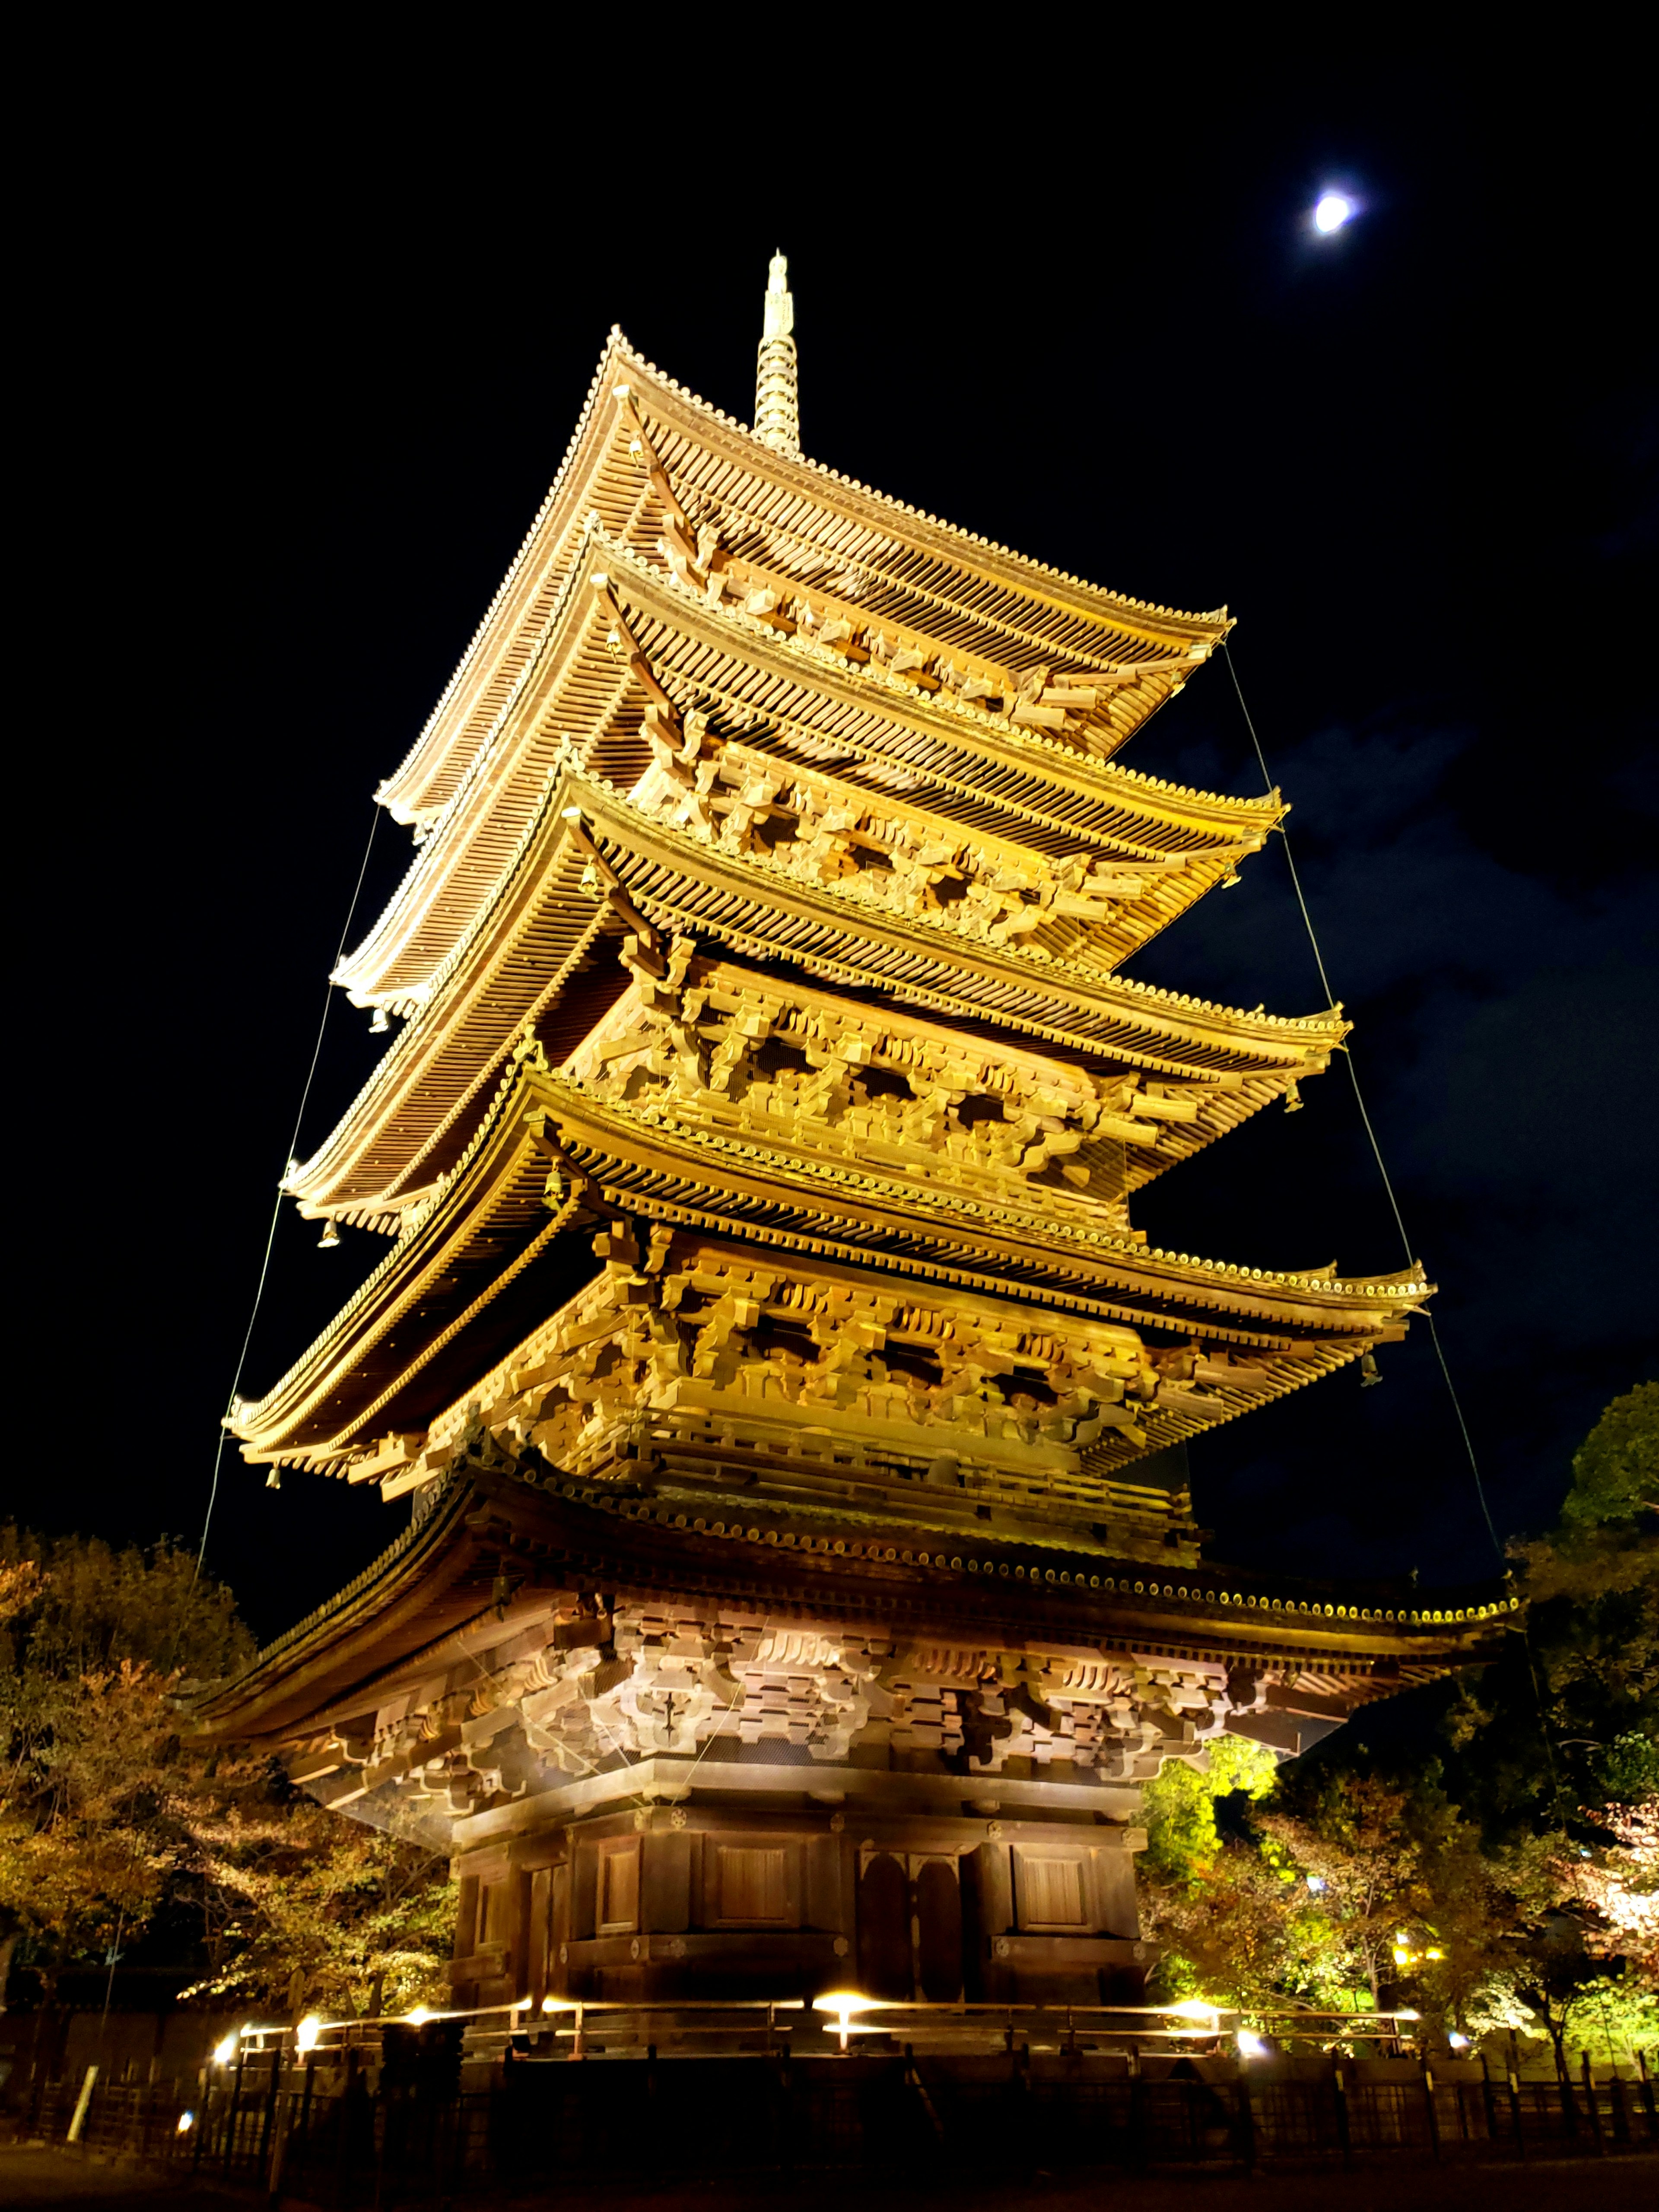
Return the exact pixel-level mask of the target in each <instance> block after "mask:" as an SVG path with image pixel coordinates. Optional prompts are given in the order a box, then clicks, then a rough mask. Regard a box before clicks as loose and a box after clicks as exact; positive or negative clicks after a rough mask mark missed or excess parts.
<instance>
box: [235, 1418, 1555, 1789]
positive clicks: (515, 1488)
mask: <svg viewBox="0 0 1659 2212" xmlns="http://www.w3.org/2000/svg"><path fill="white" fill-rule="evenodd" d="M904 1533H905V1532H903V1531H902V1530H900V1529H898V1528H894V1529H892V1530H890V1531H883V1532H882V1533H881V1534H880V1536H879V1537H878V1536H876V1535H874V1534H872V1532H871V1531H870V1530H869V1529H867V1528H861V1527H860V1526H858V1525H857V1524H856V1523H855V1522H852V1521H850V1520H849V1522H848V1526H847V1528H846V1529H845V1531H844V1532H843V1533H841V1534H829V1532H828V1531H817V1530H814V1531H811V1532H806V1531H801V1532H799V1533H797V1532H794V1531H787V1530H786V1531H784V1532H783V1533H782V1534H780V1532H779V1530H778V1528H776V1527H775V1526H772V1525H769V1526H768V1527H766V1528H764V1529H763V1528H760V1527H759V1526H758V1525H757V1526H756V1527H755V1528H752V1529H751V1528H749V1527H747V1526H743V1527H733V1528H731V1529H730V1530H729V1531H726V1532H724V1533H722V1534H715V1533H714V1531H713V1530H712V1529H711V1528H696V1527H693V1526H691V1525H690V1519H689V1516H687V1514H686V1512H685V1511H684V1510H683V1509H678V1510H671V1511H666V1512H665V1511H662V1510H659V1509H654V1508H653V1510H650V1511H648V1512H647V1511H644V1510H640V1509H639V1508H637V1507H636V1508H635V1509H634V1510H627V1509H626V1507H625V1506H624V1505H623V1504H621V1503H619V1502H618V1501H617V1500H616V1499H614V1498H600V1497H599V1495H598V1493H597V1492H594V1491H593V1490H592V1487H591V1486H587V1487H584V1486H581V1485H580V1484H578V1483H574V1482H568V1481H560V1482H555V1483H552V1484H550V1483H549V1481H548V1479H547V1477H546V1476H545V1474H544V1472H543V1471H542V1470H541V1469H540V1468H538V1466H536V1465H535V1464H534V1463H533V1462H520V1461H517V1460H515V1459H514V1458H513V1456H512V1455H509V1454H505V1453H502V1452H501V1451H500V1450H499V1449H491V1448H486V1449H483V1450H475V1451H470V1452H468V1453H467V1454H465V1455H462V1456H461V1457H460V1458H459V1459H458V1461H457V1462H456V1464H455V1465H454V1467H453V1469H452V1471H451V1472H450V1474H448V1475H447V1476H446V1477H445V1478H444V1479H443V1480H441V1482H439V1483H436V1484H435V1485H434V1486H433V1487H432V1491H431V1492H430V1494H429V1497H428V1501H427V1506H426V1510H425V1511H424V1512H423V1513H422V1516H421V1517H420V1518H419V1519H418V1520H416V1522H414V1523H413V1524H412V1525H411V1526H410V1528H407V1529H406V1530H405V1531H404V1533H403V1534H401V1535H400V1536H399V1537H398V1539H397V1541H395V1542H394V1543H393V1544H392V1546H391V1547H389V1548H388V1549H387V1550H386V1552H385V1553H382V1555H381V1556H380V1559H377V1560H375V1561H374V1564H373V1565H371V1566H370V1567H368V1569H366V1570H365V1571H364V1572H363V1573H362V1574H361V1575H359V1576H358V1577H356V1580H355V1581H354V1582H352V1583H349V1584H348V1585H347V1587H346V1588H345V1589H343V1590H342V1591H340V1592H339V1594H338V1595H337V1596H336V1597H334V1598H332V1599H331V1600H330V1601H328V1603H327V1604H325V1605H324V1606H321V1607H319V1608H318V1610H317V1611H316V1612H315V1613H312V1614H310V1615H309V1616H308V1617H307V1619H306V1620H301V1621H300V1622H298V1623H297V1624H296V1625H295V1626H294V1627H293V1628H291V1629H289V1631H288V1632H286V1633H285V1634H284V1635H283V1636H280V1637H278V1638H276V1641H275V1642H273V1643H271V1644H268V1645H266V1646H265V1648H264V1650H261V1651H260V1652H258V1654H257V1655H256V1656H255V1657H254V1658H253V1659H252V1662H250V1663H249V1665H248V1666H247V1667H246V1668H245V1669H244V1670H243V1671H242V1673H241V1674H239V1675H237V1676H235V1677H234V1678H233V1679H231V1680H228V1681H227V1682H224V1683H222V1684H219V1685H217V1686H215V1687H214V1688H213V1689H212V1690H211V1691H210V1692H209V1693H208V1694H207V1695H206V1696H205V1697H204V1698H203V1699H200V1700H199V1701H198V1703H197V1707H196V1717H197V1722H198V1723H199V1724H200V1725H202V1726H203V1727H204V1728H205V1729H207V1730H209V1731H210V1733H211V1734H213V1735H216V1736H218V1737H220V1738H230V1739H235V1740H240V1741H259V1742H264V1743H269V1744H272V1745H276V1744H282V1743H295V1742H301V1741H305V1740H307V1738H311V1739H313V1740H316V1741H326V1740H328V1739H329V1738H330V1737H343V1738H345V1739H347V1740H348V1741H352V1740H354V1739H355V1740H358V1741H363V1742H365V1743H366V1741H367V1740H368V1739H369V1738H371V1737H372V1736H373V1735H374V1723H375V1716H376V1714H377V1712H379V1711H385V1710H386V1709H387V1708H393V1707H394V1701H395V1700H397V1699H398V1698H399V1697H400V1696H403V1695H404V1693H405V1692H410V1691H412V1690H414V1689H415V1688H416V1686H418V1685H420V1684H421V1683H422V1681H423V1680H424V1679H425V1678H426V1677H428V1676H430V1675H431V1674H433V1672H434V1669H435V1668H438V1669H439V1670H440V1671H441V1670H442V1669H443V1668H446V1667H451V1666H453V1667H458V1668H459V1669H460V1670H461V1674H460V1675H459V1677H458V1680H465V1686H466V1688H467V1691H468V1693H469V1694H468V1699H467V1705H466V1710H468V1711H474V1712H479V1713H482V1712H483V1711H487V1710H489V1708H490V1707H491V1706H492V1705H505V1704H507V1703H510V1702H511V1701H512V1699H513V1697H514V1696H515V1695H517V1696H522V1694H523V1678H524V1658H525V1655H526V1653H527V1652H529V1651H530V1650H532V1649H539V1648H541V1646H542V1645H544V1644H547V1645H552V1644H554V1643H555V1640H556V1638H557V1637H558V1636H559V1635H560V1634H561V1630H560V1628H559V1626H558V1624H560V1623H562V1622H564V1621H565V1620H567V1618H568V1621H569V1623H570V1626H569V1627H568V1628H567V1629H565V1630H563V1631H562V1636H563V1640H564V1641H565V1642H566V1643H567V1644H568V1643H570V1642H571V1641H573V1636H574V1637H580V1639H581V1640H583V1641H586V1642H589V1643H591V1642H592V1641H593V1640H595V1639H596V1638H601V1639H602V1638H603V1636H604V1634H605V1628H606V1623H605V1620H601V1619H596V1618H595V1616H594V1613H593V1611H592V1607H593V1603H594V1601H593V1600H592V1596H591V1595H588V1593H591V1592H592V1591H594V1590H602V1591H604V1592H605V1593H606V1594H607V1595H606V1597H605V1600H604V1601H603V1603H604V1604H605V1605H606V1606H608V1607H611V1613H612V1616H613V1617H614V1615H615V1613H617V1611H619V1610H621V1609H623V1608H624V1607H628V1606H629V1605H633V1604H635V1603H640V1602H643V1603H644V1604H646V1605H647V1606H651V1607H655V1608H659V1609H660V1608H662V1607H666V1609H667V1610H668V1611H669V1612H670V1613H673V1612H674V1611H675V1610H676V1609H677V1608H684V1607H688V1606H689V1607H692V1608H693V1609H696V1610H699V1611H707V1612H708V1613H709V1616H710V1617H711V1618H712V1617H714V1613H719V1612H722V1611H730V1610H732V1609H733V1608H735V1609H736V1610H737V1611H738V1612H739V1613H753V1612H754V1611H756V1610H757V1608H763V1610H764V1613H765V1615H766V1617H767V1619H768V1620H769V1621H771V1622H774V1623H775V1624H777V1625H778V1626H780V1627H784V1626H788V1625H791V1624H793V1623H796V1622H800V1623H803V1624H807V1625H810V1624H812V1623H817V1622H824V1621H830V1622H834V1623H836V1624H837V1625H838V1626H840V1627H841V1628H842V1630H843V1631H844V1632H847V1633H849V1634H852V1633H858V1632H860V1631H862V1632H866V1633H867V1634H869V1635H870V1636H871V1637H872V1638H880V1639H883V1648H889V1649H891V1650H893V1651H894V1653H895V1654H896V1656H897V1661H898V1663H899V1664H900V1665H901V1666H908V1667H910V1668H913V1669H914V1668H916V1667H921V1668H923V1669H924V1671H926V1670H927V1668H928V1667H929V1666H930V1664H931V1665H932V1666H933V1667H938V1666H941V1665H942V1666H944V1667H946V1668H950V1669H951V1672H952V1674H963V1678H964V1679H969V1680H972V1679H976V1677H975V1675H974V1674H973V1671H972V1669H973V1667H974V1664H975V1655H979V1654H982V1655H984V1662H985V1663H986V1664H987V1665H988V1667H989V1668H990V1669H991V1670H992V1671H993V1672H994V1671H995V1669H996V1666H997V1662H998V1657H999V1655H1001V1654H1009V1655H1018V1656H1020V1657H1022V1658H1023V1659H1024V1660H1025V1661H1026V1662H1028V1672H1029V1662H1036V1666H1037V1669H1038V1671H1037V1672H1036V1680H1037V1682H1038V1685H1039V1686H1043V1682H1042V1665H1043V1662H1045V1661H1046V1662H1047V1666H1048V1673H1049V1679H1050V1680H1052V1681H1053V1682H1054V1685H1055V1686H1056V1688H1057V1689H1062V1690H1073V1691H1074V1690H1075V1688H1076V1687H1077V1686H1078V1685H1079V1683H1080V1682H1081V1681H1082V1680H1084V1679H1085V1677H1084V1675H1083V1674H1080V1673H1079V1669H1085V1670H1086V1669H1087V1668H1089V1667H1090V1666H1091V1665H1094V1666H1097V1667H1099V1666H1105V1665H1115V1666H1118V1667H1122V1666H1124V1665H1126V1664H1127V1665H1129V1666H1132V1667H1137V1666H1138V1667H1139V1668H1142V1669H1143V1670H1145V1671H1146V1673H1147V1674H1156V1673H1157V1672H1158V1669H1159V1668H1163V1667H1167V1666H1170V1665H1172V1664H1173V1665H1176V1666H1194V1665H1196V1666H1200V1667H1218V1668H1222V1669H1225V1670H1226V1672H1227V1674H1228V1675H1229V1676H1231V1677H1233V1678H1234V1679H1240V1678H1242V1677H1243V1676H1244V1675H1250V1676H1253V1677H1254V1678H1255V1680H1258V1681H1261V1680H1265V1681H1266V1682H1267V1684H1268V1685H1269V1689H1268V1693H1267V1694H1268V1702H1269V1703H1270V1704H1273V1703H1279V1704H1283V1705H1286V1706H1288V1707H1291V1708H1292V1709H1305V1710H1323V1711H1330V1712H1333V1713H1334V1714H1335V1715H1339V1716H1340V1714H1341V1713H1342V1712H1344V1711H1351V1710H1352V1709H1353V1707H1355V1706H1357V1705H1361V1704H1364V1703H1368V1702H1370V1701H1372V1700H1374V1699H1377V1698H1380V1697H1386V1696H1389V1695H1390V1694H1392V1693H1393V1692H1396V1691H1398V1690H1400V1689H1402V1688H1404V1687H1407V1686H1409V1685H1410V1684H1411V1683H1413V1682H1414V1681H1419V1680H1429V1679H1431V1678H1432V1677H1433V1676H1434V1675H1436V1674H1441V1673H1443V1672H1444V1671H1446V1669H1447V1668H1449V1667H1454V1666H1459V1665H1467V1664H1469V1663H1471V1662H1479V1661H1480V1660H1484V1659H1489V1658H1491V1657H1492V1656H1495V1655H1496V1653H1497V1651H1498V1649H1499V1648H1500V1646H1501V1640H1502V1637H1503V1634H1504V1629H1505V1627H1506V1626H1512V1625H1513V1624H1514V1622H1515V1621H1516V1618H1517V1617H1518V1602H1517V1601H1516V1599H1515V1598H1514V1597H1513V1596H1511V1595H1510V1593H1509V1592H1508V1591H1507V1590H1506V1589H1503V1588H1501V1587H1498V1586H1494V1585H1482V1586H1480V1587H1479V1588H1475V1589H1444V1590H1418V1589H1413V1588H1411V1587H1410V1586H1409V1585H1407V1584H1406V1583H1358V1582H1349V1583H1330V1582H1319V1583H1316V1582H1310V1581H1307V1580H1293V1579H1291V1577H1284V1576H1279V1575H1277V1574H1275V1573H1273V1572H1271V1571H1268V1572H1261V1571H1249V1570H1238V1569H1229V1568H1206V1569H1203V1570H1201V1571H1192V1570H1188V1571H1167V1572H1164V1573H1160V1574H1157V1575H1154V1574H1153V1573H1152V1572H1151V1571H1150V1570H1149V1569H1148V1567H1147V1565H1146V1563H1145V1562H1144V1561H1138V1560H1127V1561H1115V1560H1112V1559H1103V1558H1102V1557H1101V1556H1099V1555H1098V1554H1096V1553H1079V1554H1078V1555H1077V1557H1076V1558H1075V1559H1066V1558H1065V1557H1063V1556H1062V1555H1057V1554H1054V1553H1043V1554H1038V1553H1028V1554H1022V1553H1020V1552H1019V1551H1018V1547H1015V1548H1014V1549H1013V1550H1002V1549H1000V1548H998V1547H987V1546H986V1545H984V1544H982V1543H975V1542H973V1541H960V1542H957V1543H950V1542H947V1543H945V1544H944V1545H943V1546H941V1545H939V1544H938V1543H937V1542H932V1543H930V1542H927V1541H922V1540H921V1538H920V1537H919V1536H912V1537H911V1538H910V1540H909V1541H903V1537H904ZM791 1536H793V1541H790V1538H791ZM809 1536H810V1541H807V1540H806V1539H807V1538H808V1537H809ZM504 1591H505V1592H506V1595H503V1592H504ZM958 1650H960V1654H961V1657H960V1659H959V1658H958ZM515 1666H516V1668H517V1669H518V1672H517V1673H516V1674H515V1673H514V1672H513V1669H514V1668H515ZM1275 1692H1277V1693H1278V1694H1277V1697H1275V1694H1274V1693H1275ZM394 1709H395V1708H394ZM363 1756H364V1753H363V1751H362V1750H358V1751H357V1752H356V1757H357V1758H358V1759H359V1760H361V1759H362V1757H363ZM689 1763H690V1762H680V1763H678V1764H680V1765H684V1764H689ZM805 1779H806V1778H805V1777H804V1778H803V1786H804V1782H805ZM966 1781H967V1776H966V1774H965V1773H964V1783H966Z"/></svg>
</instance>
